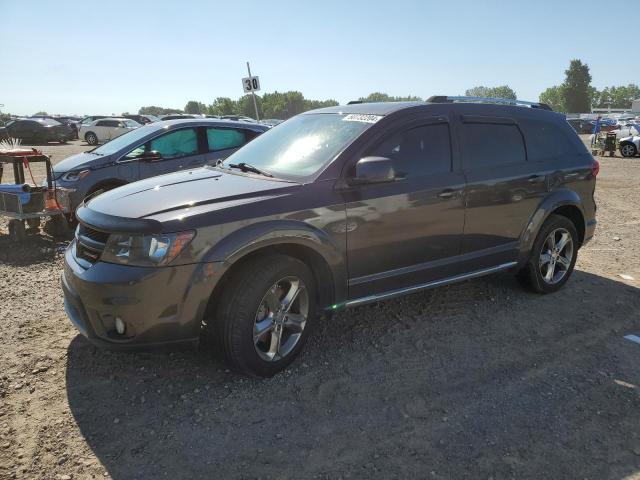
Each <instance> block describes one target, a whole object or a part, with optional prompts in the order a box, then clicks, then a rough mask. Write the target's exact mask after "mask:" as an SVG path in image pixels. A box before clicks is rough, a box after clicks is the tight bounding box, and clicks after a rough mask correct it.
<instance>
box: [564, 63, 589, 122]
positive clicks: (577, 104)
mask: <svg viewBox="0 0 640 480" xmlns="http://www.w3.org/2000/svg"><path fill="white" fill-rule="evenodd" d="M564 73H565V75H566V78H565V80H564V83H563V90H562V91H563V96H564V106H565V108H566V111H567V112H569V113H587V112H590V111H591V96H592V94H593V91H592V89H591V74H590V73H589V66H588V65H587V64H586V63H582V62H581V61H580V60H577V59H574V60H571V63H570V64H569V68H568V69H567V70H565V72H564Z"/></svg>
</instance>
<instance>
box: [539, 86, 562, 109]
mask: <svg viewBox="0 0 640 480" xmlns="http://www.w3.org/2000/svg"><path fill="white" fill-rule="evenodd" d="M564 98H565V97H564V85H554V86H553V87H549V88H547V89H546V90H545V91H544V92H542V93H541V94H540V97H539V98H538V100H539V101H540V102H542V103H546V104H547V105H549V106H550V107H551V108H552V109H553V110H554V111H556V112H566V111H567V109H566V108H565V104H564Z"/></svg>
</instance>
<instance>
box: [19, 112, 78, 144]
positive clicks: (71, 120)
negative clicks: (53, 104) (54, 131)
mask: <svg viewBox="0 0 640 480" xmlns="http://www.w3.org/2000/svg"><path fill="white" fill-rule="evenodd" d="M29 118H33V119H43V118H48V119H51V120H55V121H56V122H59V123H62V124H63V125H69V126H70V127H71V130H72V133H73V137H72V139H76V138H78V128H79V127H78V124H79V123H80V118H79V117H72V116H64V115H57V116H56V115H33V116H32V117H29Z"/></svg>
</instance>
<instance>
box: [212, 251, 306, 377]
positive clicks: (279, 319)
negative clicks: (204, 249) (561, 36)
mask: <svg viewBox="0 0 640 480" xmlns="http://www.w3.org/2000/svg"><path fill="white" fill-rule="evenodd" d="M296 282H297V283H296ZM296 286H297V292H298V293H297V296H296V295H295V294H294V293H293V292H294V290H295V288H296ZM291 295H293V296H294V299H293V301H292V302H290V303H289V310H286V308H285V309H284V310H280V309H282V307H283V306H286V305H287V300H288V299H289V296H291ZM316 298H317V297H316V284H315V279H314V276H313V274H312V273H311V271H310V270H309V267H307V265H305V264H304V263H303V262H301V261H299V260H297V259H295V258H292V257H289V256H286V255H280V254H274V255H269V256H265V257H262V258H258V259H257V260H255V261H251V263H247V264H245V265H244V266H242V267H240V270H239V271H238V272H237V273H236V274H234V275H233V276H232V278H231V279H230V281H229V283H228V284H226V285H225V288H224V290H223V291H222V294H221V296H220V298H219V301H217V302H216V303H217V305H216V308H215V313H214V319H213V321H212V322H211V323H212V324H209V325H208V329H207V330H208V334H209V335H210V336H213V338H212V340H213V341H214V342H213V343H214V344H215V345H216V346H217V348H218V349H219V350H220V352H221V353H222V355H223V357H224V360H225V361H226V362H227V363H228V364H229V365H230V366H231V367H232V368H234V369H236V370H239V371H241V372H243V373H247V374H250V375H257V376H261V377H271V376H273V375H275V374H276V373H278V372H280V371H281V370H283V369H284V368H286V367H287V366H288V365H289V364H290V363H291V362H292V361H293V360H294V359H295V358H296V357H297V355H298V354H299V353H300V351H301V350H302V348H303V347H304V344H305V342H306V339H307V337H308V335H309V330H310V328H311V327H312V326H313V322H314V321H315V311H316ZM287 312H288V314H287ZM305 313H306V317H305ZM294 317H295V320H294ZM277 338H280V341H278V340H276V339H277ZM276 352H277V353H276Z"/></svg>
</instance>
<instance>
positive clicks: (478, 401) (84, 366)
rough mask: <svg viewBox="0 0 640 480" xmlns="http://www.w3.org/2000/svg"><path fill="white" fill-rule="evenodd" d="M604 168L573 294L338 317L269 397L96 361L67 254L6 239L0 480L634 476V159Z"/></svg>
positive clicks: (441, 301) (273, 384)
mask: <svg viewBox="0 0 640 480" xmlns="http://www.w3.org/2000/svg"><path fill="white" fill-rule="evenodd" d="M44 148H45V150H46V151H47V152H48V153H52V154H53V155H54V161H56V160H59V159H61V158H64V156H66V155H68V154H70V153H73V151H74V150H75V151H82V150H84V149H86V148H87V147H86V146H82V143H81V142H75V143H74V144H71V145H68V146H58V145H51V146H47V147H44ZM600 161H601V166H602V168H601V172H600V175H599V177H598V187H597V200H598V204H599V210H598V220H599V226H598V230H597V233H596V237H595V239H594V240H593V241H592V242H591V243H589V244H588V245H587V246H586V247H585V248H584V249H582V250H581V251H580V255H579V259H578V263H577V267H576V270H577V271H576V272H575V274H574V276H573V277H572V279H571V280H570V282H569V283H568V284H567V285H566V287H565V289H563V290H562V291H561V292H558V293H556V294H553V295H549V296H538V295H534V294H531V293H528V292H526V291H524V290H522V289H521V288H520V287H519V286H518V285H517V284H516V283H515V282H514V280H513V279H512V277H511V276H510V275H508V274H499V275H494V276H490V277H485V278H483V279H478V280H474V281H469V282H465V283H462V284H458V285H453V286H450V287H444V288H439V289H436V290H431V291H427V292H423V293H418V294H414V295H411V296H409V297H405V298H402V299H397V300H392V301H388V302H384V303H379V304H375V305H370V306H366V307H362V308H357V309H353V310H349V311H345V312H341V313H339V314H337V315H336V316H335V317H334V318H333V319H332V320H330V321H326V322H324V323H322V324H321V325H319V327H318V328H317V330H316V332H315V335H314V336H313V337H312V338H311V339H310V342H309V343H308V345H307V348H306V349H305V351H304V352H303V354H302V356H301V358H300V359H299V360H298V361H297V362H295V363H294V365H293V366H292V367H291V368H290V369H288V370H287V371H286V372H285V373H283V374H281V375H278V376H276V377H275V378H272V379H269V380H257V379H250V378H246V377H242V376H240V375H237V374H234V373H233V372H229V371H228V370H227V369H226V368H225V366H224V365H222V364H220V363H219V362H218V361H216V360H214V359H213V358H212V357H211V355H210V354H209V353H208V352H206V351H199V352H191V351H183V352H172V353H170V352H167V353H137V354H127V353H112V352H107V351H102V350H98V349H96V348H94V347H92V346H91V345H89V344H88V343H87V342H86V341H85V340H84V339H83V338H81V337H80V336H78V335H77V333H76V331H75V330H74V328H73V327H72V326H71V325H70V323H69V322H68V321H67V319H66V317H65V314H64V311H63V308H62V293H61V290H60V287H59V275H60V271H61V265H62V250H63V248H64V246H65V244H64V243H56V242H54V241H53V240H52V239H51V238H49V237H47V236H46V235H44V234H42V235H37V236H33V237H31V238H30V239H29V240H28V241H27V242H25V243H24V244H21V245H18V246H15V245H13V244H11V243H10V242H9V241H8V239H7V237H6V222H4V221H0V335H1V338H2V350H1V351H0V478H36V479H51V478H58V479H69V478H74V479H76V478H106V477H111V478H116V479H129V478H140V479H147V478H149V479H155V478H274V479H275V478H278V479H279V478H322V479H325V478H326V479H329V478H385V479H386V478H430V479H431V478H433V479H449V478H473V479H488V478H493V479H502V478H536V479H537V478H553V479H559V478H580V479H583V478H587V479H604V478H617V479H620V478H626V479H632V478H635V479H638V478H640V428H639V427H640V396H639V395H640V387H639V385H640V345H638V344H636V343H633V342H631V341H628V340H625V339H624V338H623V337H624V336H625V335H628V334H637V335H640V246H639V244H638V232H639V231H640V230H639V225H640V208H639V207H640V158H635V159H621V158H612V159H610V158H600ZM620 275H629V276H631V277H633V279H623V278H621V277H620Z"/></svg>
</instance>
